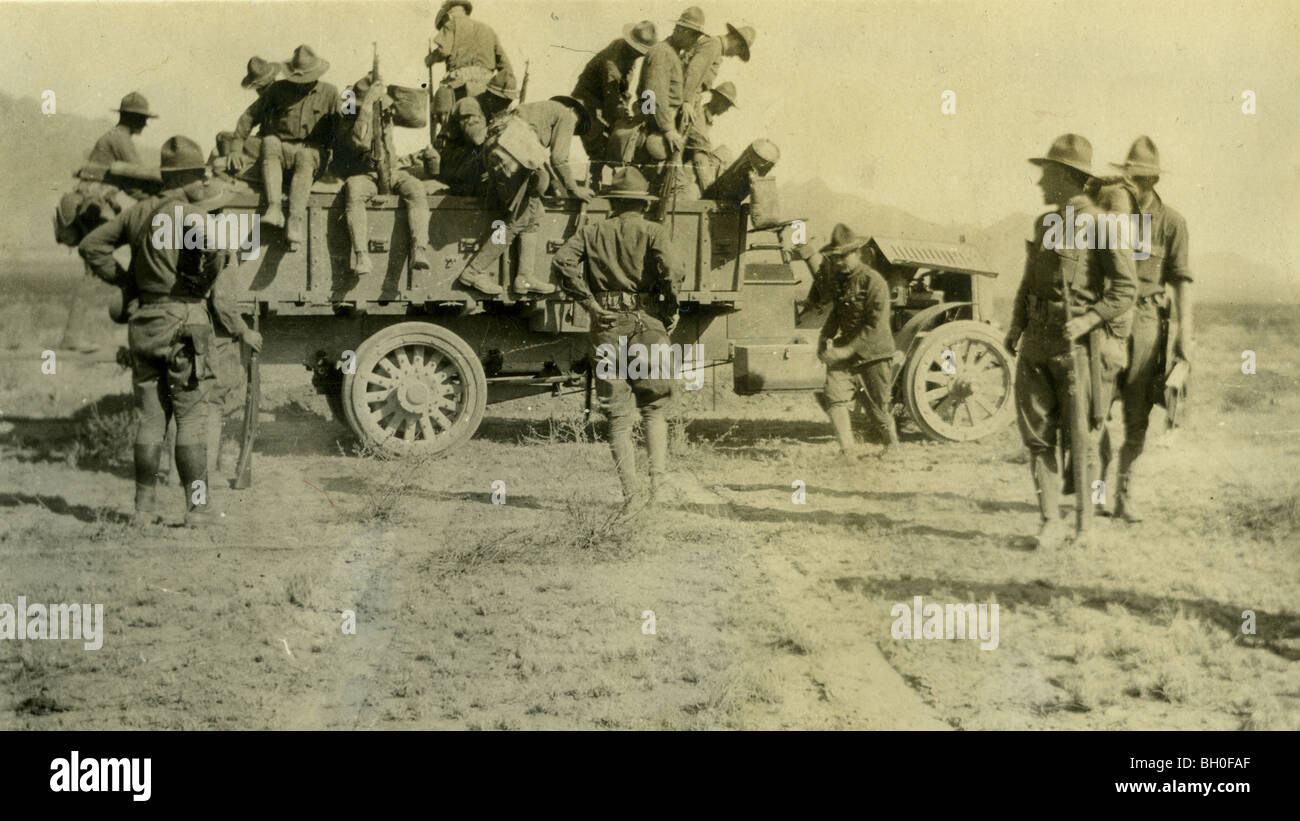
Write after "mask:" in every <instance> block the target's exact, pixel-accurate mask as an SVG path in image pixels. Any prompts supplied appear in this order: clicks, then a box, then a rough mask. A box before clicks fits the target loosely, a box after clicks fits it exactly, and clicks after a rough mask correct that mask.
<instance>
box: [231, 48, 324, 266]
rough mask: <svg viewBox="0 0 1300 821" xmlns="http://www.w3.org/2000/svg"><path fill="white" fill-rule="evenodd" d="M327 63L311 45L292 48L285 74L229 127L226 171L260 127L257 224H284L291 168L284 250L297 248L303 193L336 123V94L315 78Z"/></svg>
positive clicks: (237, 164)
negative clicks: (261, 209) (261, 192)
mask: <svg viewBox="0 0 1300 821" xmlns="http://www.w3.org/2000/svg"><path fill="white" fill-rule="evenodd" d="M329 67H330V64H329V61H327V60H324V59H322V58H320V57H317V56H316V53H315V52H314V51H312V49H311V46H307V45H302V46H298V48H296V49H294V52H293V57H292V58H290V59H289V60H288V61H287V62H286V63H285V78H284V79H283V80H277V81H275V82H274V83H273V84H272V85H271V87H270V88H268V89H267V90H266V93H264V94H262V95H261V96H260V97H258V98H257V100H256V101H255V102H254V103H253V104H252V105H251V106H249V107H248V110H247V111H245V112H244V113H243V115H242V116H241V117H240V118H239V124H238V125H237V126H236V127H235V138H236V141H237V143H238V144H237V145H236V146H232V147H231V156H230V167H231V170H233V171H235V172H238V171H242V170H243V168H244V166H245V165H246V160H245V158H244V156H243V141H244V140H247V139H248V138H249V137H250V136H251V135H252V133H253V128H254V127H255V126H257V125H261V126H262V129H263V134H264V136H263V137H262V151H261V154H260V162H261V164H262V184H263V185H264V186H265V187H266V213H265V214H264V215H263V216H262V224H263V225H272V226H277V227H280V226H285V219H284V214H283V212H282V211H281V207H282V205H281V204H282V202H283V194H282V191H283V185H284V172H285V171H291V172H292V173H293V176H292V177H291V178H290V182H289V222H288V225H287V227H286V229H285V236H286V238H287V239H288V240H289V251H290V252H295V251H298V250H300V249H301V248H302V243H303V240H304V239H305V229H306V222H307V197H308V195H309V194H311V184H312V182H313V181H314V180H315V179H316V175H317V174H318V173H319V172H320V171H321V169H322V168H324V166H325V165H326V158H327V154H328V152H329V149H330V147H331V146H332V145H333V144H334V132H335V129H336V128H337V127H338V117H339V109H340V100H339V92H338V89H336V88H335V87H334V86H332V85H330V84H329V83H322V82H320V76H321V75H322V74H324V73H325V72H326V71H327V70H328V69H329Z"/></svg>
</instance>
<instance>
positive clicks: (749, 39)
mask: <svg viewBox="0 0 1300 821" xmlns="http://www.w3.org/2000/svg"><path fill="white" fill-rule="evenodd" d="M727 31H728V32H730V33H731V34H734V35H736V36H737V37H739V38H740V40H741V42H742V43H744V44H745V48H744V51H742V52H741V53H740V59H741V60H744V61H745V62H746V63H748V62H749V50H750V49H751V48H753V47H754V41H755V40H757V39H758V31H757V30H755V29H754V27H753V26H740V27H739V28H737V27H736V26H733V25H731V24H730V23H728V24H727Z"/></svg>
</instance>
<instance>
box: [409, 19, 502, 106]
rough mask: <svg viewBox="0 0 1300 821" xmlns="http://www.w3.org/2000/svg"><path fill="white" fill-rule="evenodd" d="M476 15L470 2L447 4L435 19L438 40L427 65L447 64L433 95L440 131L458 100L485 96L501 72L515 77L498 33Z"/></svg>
mask: <svg viewBox="0 0 1300 821" xmlns="http://www.w3.org/2000/svg"><path fill="white" fill-rule="evenodd" d="M473 13H474V4H473V3H471V2H469V0H446V2H445V3H443V4H442V8H440V9H438V15H437V17H435V18H434V28H436V29H437V30H438V36H437V37H435V38H434V41H433V50H432V51H430V52H429V54H428V55H427V56H426V57H425V58H424V65H425V66H426V67H429V68H432V67H433V66H434V65H436V64H438V63H445V64H446V67H447V72H446V74H444V75H443V77H442V80H441V81H440V82H439V83H438V89H437V91H435V92H434V94H433V105H432V111H431V112H430V114H431V115H432V116H433V119H434V121H435V122H436V123H437V127H438V130H439V131H441V130H442V129H443V128H444V127H445V126H446V123H447V118H448V117H450V116H451V111H452V108H453V107H454V106H455V103H456V101H457V100H460V99H463V98H465V97H477V96H478V95H480V94H482V93H483V90H484V89H485V88H487V84H488V82H489V81H490V80H491V79H492V77H493V75H494V74H496V73H498V72H501V71H505V72H509V73H510V74H514V69H513V68H512V67H511V66H510V58H508V57H507V56H506V52H505V49H503V48H502V47H501V40H500V38H498V37H497V33H496V32H495V31H493V30H492V27H491V26H488V25H487V24H486V23H480V22H479V21H477V20H475V19H473V18H472V17H470V15H471V14H473Z"/></svg>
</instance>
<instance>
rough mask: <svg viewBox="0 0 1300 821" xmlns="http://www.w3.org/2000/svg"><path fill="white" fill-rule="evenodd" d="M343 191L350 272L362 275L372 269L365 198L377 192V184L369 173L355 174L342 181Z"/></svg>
mask: <svg viewBox="0 0 1300 821" xmlns="http://www.w3.org/2000/svg"><path fill="white" fill-rule="evenodd" d="M343 191H344V196H345V197H346V199H345V202H346V203H347V206H346V210H345V211H344V215H345V217H346V219H347V223H348V236H349V237H350V238H351V240H352V258H351V263H352V273H354V274H356V275H357V276H364V275H365V274H368V273H370V272H371V271H372V270H373V268H372V267H371V264H370V245H369V243H370V235H369V231H370V229H369V220H368V218H367V216H366V200H367V199H368V198H369V197H371V196H373V195H374V194H377V193H379V186H378V184H377V183H376V182H375V180H374V179H373V178H372V177H371V176H370V175H369V174H357V175H355V176H352V177H348V178H347V180H345V181H344V183H343Z"/></svg>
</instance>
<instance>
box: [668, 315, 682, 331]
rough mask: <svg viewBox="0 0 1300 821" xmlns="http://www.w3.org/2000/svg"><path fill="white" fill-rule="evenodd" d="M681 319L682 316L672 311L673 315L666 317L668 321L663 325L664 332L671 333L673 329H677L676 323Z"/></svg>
mask: <svg viewBox="0 0 1300 821" xmlns="http://www.w3.org/2000/svg"><path fill="white" fill-rule="evenodd" d="M681 317H682V315H681V314H680V313H678V312H677V311H673V315H672V316H670V317H668V321H667V322H665V323H664V330H665V331H667V332H668V333H672V332H673V329H674V328H676V327H677V322H678V320H680V319H681Z"/></svg>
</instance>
